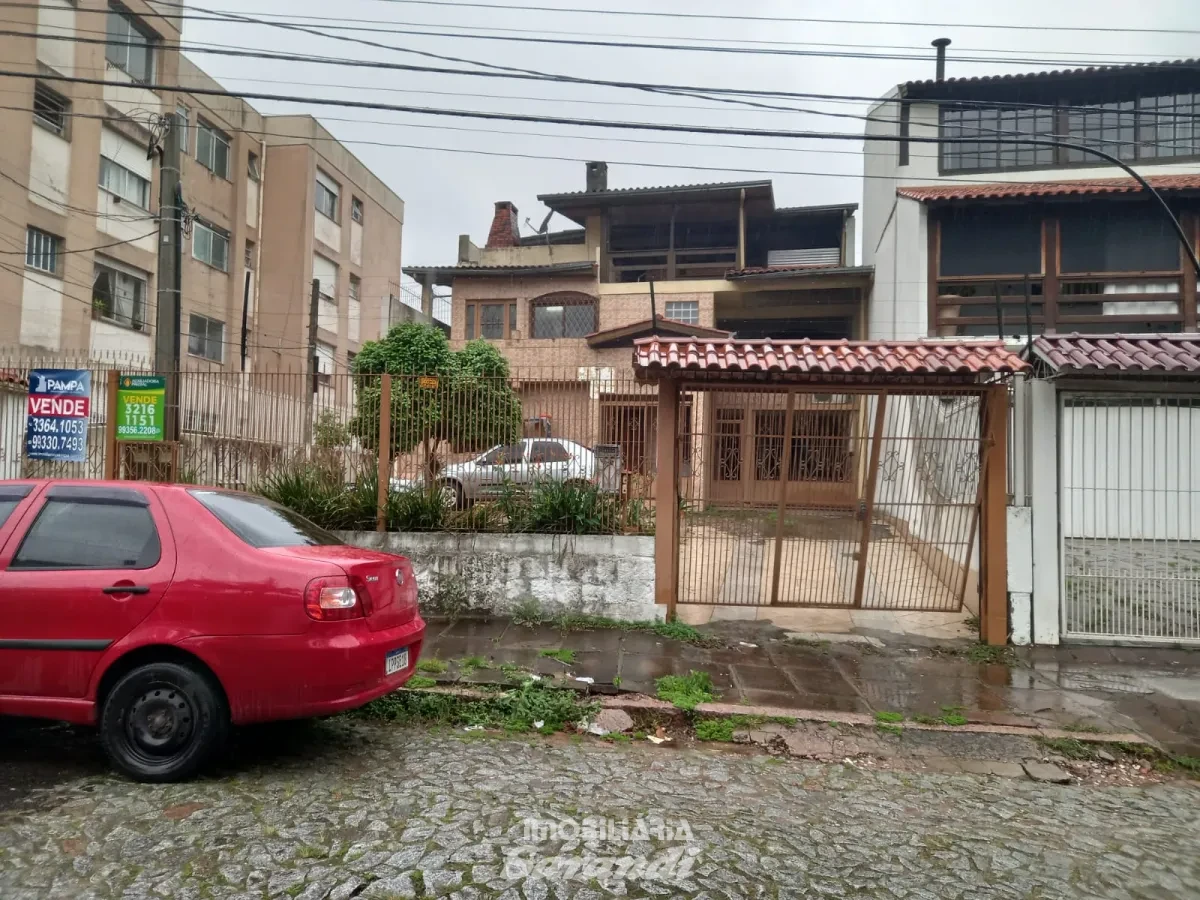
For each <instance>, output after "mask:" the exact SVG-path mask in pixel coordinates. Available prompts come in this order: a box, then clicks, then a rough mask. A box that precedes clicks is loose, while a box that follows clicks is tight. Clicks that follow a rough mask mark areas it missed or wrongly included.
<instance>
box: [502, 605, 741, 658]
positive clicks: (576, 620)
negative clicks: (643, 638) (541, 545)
mask: <svg viewBox="0 0 1200 900" xmlns="http://www.w3.org/2000/svg"><path fill="white" fill-rule="evenodd" d="M512 620H513V623H514V624H517V625H552V626H554V627H555V628H561V629H562V630H563V631H600V630H615V631H630V632H634V631H637V632H642V633H644V634H655V635H658V636H659V637H661V638H666V639H667V640H671V641H682V642H683V643H685V644H695V645H696V646H697V647H717V646H720V645H721V641H720V640H718V639H716V638H713V637H709V636H708V635H706V634H703V633H702V632H700V631H698V630H697V629H695V628H693V627H692V626H691V625H687V624H685V623H683V622H652V621H641V622H620V621H618V620H616V619H610V618H608V617H607V616H589V615H584V614H583V613H562V614H561V615H557V616H547V615H544V614H543V613H542V612H541V610H540V608H539V607H538V606H537V604H536V602H535V603H525V604H518V605H517V608H516V609H514V610H513V614H512Z"/></svg>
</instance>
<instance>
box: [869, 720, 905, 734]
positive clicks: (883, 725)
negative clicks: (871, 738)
mask: <svg viewBox="0 0 1200 900" xmlns="http://www.w3.org/2000/svg"><path fill="white" fill-rule="evenodd" d="M875 730H876V731H882V732H883V733H884V734H895V735H901V734H904V728H903V727H902V726H900V725H891V724H889V723H887V722H877V723H875Z"/></svg>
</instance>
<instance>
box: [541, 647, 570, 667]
mask: <svg viewBox="0 0 1200 900" xmlns="http://www.w3.org/2000/svg"><path fill="white" fill-rule="evenodd" d="M538 656H543V657H545V658H546V659H557V660H558V661H559V662H560V663H562V664H563V665H565V666H569V665H571V663H573V662H575V651H574V650H543V651H542V652H541V653H539V654H538Z"/></svg>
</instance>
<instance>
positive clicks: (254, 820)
mask: <svg viewBox="0 0 1200 900" xmlns="http://www.w3.org/2000/svg"><path fill="white" fill-rule="evenodd" d="M37 740H38V739H37V738H34V739H33V743H32V744H31V745H28V746H32V747H33V748H34V750H35V752H36V746H37ZM45 740H46V741H47V743H48V744H49V742H51V741H54V742H55V743H56V745H58V744H61V740H60V736H58V735H55V736H53V737H51V736H46V737H45ZM76 740H77V742H78V747H77V748H75V749H73V750H71V751H69V753H68V755H69V756H71V757H72V758H70V759H67V760H66V761H65V762H66V765H65V768H62V769H61V776H60V777H59V778H58V779H57V783H55V784H50V785H48V786H44V787H37V788H36V789H34V790H33V791H32V792H30V793H27V794H25V795H24V796H22V797H21V798H20V800H19V801H17V802H15V803H14V802H11V801H10V802H9V803H8V804H7V805H8V808H7V809H6V810H5V811H3V812H0V897H4V898H5V900H26V898H28V900H35V898H36V900H43V898H60V897H61V898H72V900H84V898H93V897H94V898H119V897H125V898H141V897H169V898H189V900H192V898H195V900H199V898H237V900H242V898H245V900H249V898H254V900H262V898H277V897H280V898H282V897H300V898H303V900H324V898H331V900H346V898H350V897H362V898H364V900H372V898H375V900H378V898H387V897H414V896H422V895H424V896H451V897H455V898H482V897H503V898H512V900H516V898H521V897H524V898H529V900H532V898H537V900H541V898H549V897H573V898H602V897H608V896H612V895H616V896H628V897H714V898H716V897H730V898H734V897H758V896H769V897H775V896H779V897H821V896H829V897H871V898H875V897H878V898H899V897H911V898H967V897H971V898H990V897H1006V898H1007V897H1012V898H1033V897H1054V898H1072V897H1079V898H1097V897H1104V898H1108V897H1112V898H1118V897H1120V898H1125V897H1138V898H1141V897H1156V898H1157V897H1161V898H1172V897H1190V896H1198V895H1200V791H1198V790H1197V789H1196V788H1195V787H1194V786H1191V785H1188V784H1183V783H1174V784H1168V785H1160V786H1155V787H1150V788H1094V787H1081V786H1070V787H1059V786H1052V785H1046V784H1035V783H1033V782H1027V781H1014V780H1004V779H998V778H980V777H974V776H968V775H959V776H946V775H932V774H929V775H926V774H913V773H905V772H889V771H886V770H863V769H855V768H851V767H844V766H840V765H832V766H829V765H826V766H821V765H818V764H811V763H798V762H791V761H781V760H778V759H774V758H771V757H768V756H764V755H752V754H747V753H740V752H737V751H735V750H730V749H723V750H715V749H714V750H708V749H705V750H695V751H692V750H687V751H681V750H670V749H665V748H654V747H651V746H648V745H645V744H636V745H630V744H615V745H610V744H605V743H602V742H599V741H592V740H580V739H578V738H575V739H572V738H567V737H564V736H561V735H560V736H556V737H554V738H548V739H547V738H532V737H530V738H525V737H519V738H501V737H498V736H493V735H481V734H479V733H463V732H461V731H459V732H449V731H442V732H429V731H424V730H419V729H407V728H399V727H396V728H387V727H381V726H374V725H365V724H357V723H350V722H346V721H335V722H330V723H319V724H314V725H304V726H295V727H287V728H280V729H267V730H264V731H261V732H259V731H256V732H248V733H245V734H243V735H241V736H240V741H241V746H240V747H238V748H235V750H234V752H233V753H231V755H230V757H229V759H228V760H227V761H226V762H225V763H224V764H223V765H222V766H220V767H218V768H217V769H216V770H215V771H214V772H213V773H212V774H211V775H210V776H209V777H208V778H205V779H202V780H199V781H196V782H193V783H190V784H180V785H169V786H145V785H137V784H133V783H130V782H126V781H122V780H119V779H117V778H115V777H113V776H111V775H109V774H107V772H106V770H105V769H104V767H103V764H102V763H101V762H100V761H99V760H98V759H97V758H96V757H95V754H94V748H91V747H90V744H89V741H88V739H86V738H77V739H76ZM10 746H11V745H10ZM2 761H3V764H4V766H5V767H7V768H9V770H10V773H12V772H16V773H17V774H18V776H19V775H20V772H21V766H22V765H24V763H22V762H20V761H19V760H18V761H14V760H13V759H12V758H11V757H10V756H9V755H7V754H6V755H5V756H4V758H3V760H2ZM56 771H57V770H56ZM586 817H598V818H603V819H606V820H609V821H611V822H614V823H629V824H630V827H633V823H635V822H636V821H637V820H638V819H639V818H642V819H644V820H646V821H649V822H650V823H651V827H650V829H649V834H648V835H641V836H637V838H636V839H634V838H635V836H633V835H629V836H624V835H623V836H621V837H622V838H623V839H622V840H616V841H598V840H592V841H588V842H584V843H582V844H581V843H580V842H578V841H572V840H571V839H570V838H571V836H572V835H571V834H570V833H568V831H569V828H568V827H567V826H563V827H562V828H560V829H559V830H558V831H557V832H556V833H552V834H551V835H550V838H549V839H548V840H543V841H542V842H540V843H529V839H530V834H529V829H528V828H527V827H526V825H525V824H524V823H525V822H526V820H529V819H536V820H542V821H543V822H545V821H560V822H570V821H574V822H580V821H582V820H583V819H585V818H586ZM658 819H661V820H663V821H665V823H666V825H667V826H668V828H673V829H674V830H675V833H674V834H673V835H672V834H670V833H666V834H663V833H659V832H657V831H656V830H655V828H654V823H655V822H656V821H657V820H658ZM684 823H686V831H687V835H685V836H683V837H681V832H683V831H684V828H683V825H684ZM543 836H544V835H543ZM689 836H690V840H689V839H688V837H689ZM516 850H522V854H521V859H522V860H525V861H526V865H527V866H528V865H529V863H530V861H531V860H532V861H533V862H536V861H540V860H548V859H553V858H556V857H558V858H566V859H568V860H571V859H574V860H576V862H577V863H578V861H579V860H582V859H589V860H590V864H591V865H593V868H587V867H586V866H585V867H583V868H579V869H577V870H576V871H574V872H572V871H571V870H570V869H569V868H568V869H564V870H558V872H557V874H555V873H550V874H549V875H548V877H532V878H521V877H513V876H519V875H520V874H521V871H518V870H517V869H514V867H513V864H512V861H511V859H510V860H508V861H506V854H511V853H513V852H514V851H516ZM672 852H674V856H670V854H671V853H672ZM604 857H611V858H618V859H619V858H621V857H626V858H628V857H634V858H641V857H646V858H649V859H650V860H656V859H657V860H664V859H665V860H667V861H668V862H670V861H672V860H674V861H676V862H677V863H678V862H679V861H682V863H681V864H677V865H675V867H674V868H670V867H669V866H668V867H665V868H664V867H660V869H659V870H658V871H657V872H654V871H652V869H645V868H643V869H641V870H640V872H641V875H642V876H644V877H638V878H636V879H630V878H623V879H622V878H617V877H616V876H615V875H614V874H613V873H614V872H617V871H619V868H620V864H619V863H617V864H616V868H613V860H612V859H610V860H609V863H608V865H609V868H607V869H606V868H604V865H603V864H600V865H599V868H596V867H594V866H596V865H597V860H600V861H601V862H602V859H603V858H604ZM525 871H528V869H526V870H525Z"/></svg>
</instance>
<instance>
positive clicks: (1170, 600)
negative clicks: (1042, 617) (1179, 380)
mask: <svg viewBox="0 0 1200 900" xmlns="http://www.w3.org/2000/svg"><path fill="white" fill-rule="evenodd" d="M1059 404H1060V405H1059V447H1060V462H1059V468H1060V473H1061V474H1060V487H1059V505H1060V525H1061V535H1062V563H1063V564H1062V571H1063V587H1062V604H1063V610H1062V617H1063V631H1064V634H1065V635H1066V637H1067V638H1076V639H1085V640H1086V639H1092V640H1110V641H1111V640H1121V641H1147V642H1170V643H1179V642H1188V643H1193V642H1196V643H1200V471H1198V470H1200V400H1198V399H1196V398H1194V397H1168V396H1163V395H1161V394H1158V395H1134V394H1112V395H1106V394H1096V393H1089V394H1082V393H1081V394H1071V393H1060V400H1059Z"/></svg>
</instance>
